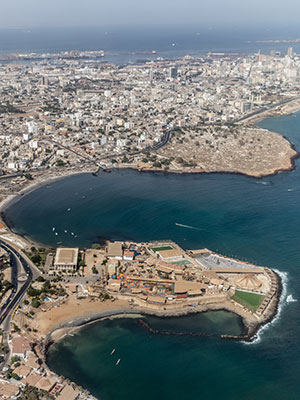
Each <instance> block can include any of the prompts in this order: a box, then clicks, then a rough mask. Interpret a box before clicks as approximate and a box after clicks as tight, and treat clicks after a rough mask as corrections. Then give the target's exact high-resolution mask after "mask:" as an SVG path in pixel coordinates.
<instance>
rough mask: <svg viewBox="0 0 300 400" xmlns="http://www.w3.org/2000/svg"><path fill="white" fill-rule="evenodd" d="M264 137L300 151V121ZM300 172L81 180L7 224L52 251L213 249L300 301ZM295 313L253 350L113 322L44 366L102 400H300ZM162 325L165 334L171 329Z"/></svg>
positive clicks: (187, 322)
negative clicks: (154, 244)
mask: <svg viewBox="0 0 300 400" xmlns="http://www.w3.org/2000/svg"><path fill="white" fill-rule="evenodd" d="M258 125H260V126H261V127H264V128H268V129H270V130H273V131H276V132H279V133H282V134H283V135H285V136H286V137H287V138H288V139H289V140H290V141H291V142H292V143H294V144H295V146H296V149H297V150H298V151H299V150H300V113H296V114H293V115H290V116H285V117H279V118H272V119H268V120H265V121H262V122H260V123H259V124H258ZM299 165H300V163H299V160H296V167H297V168H296V170H295V171H292V172H284V173H280V174H278V175H276V176H272V177H268V178H263V179H259V180H257V179H253V178H248V177H244V176H238V175H226V174H212V175H195V176H187V175H186V176H176V175H164V174H157V173H138V172H135V171H113V172H112V173H111V174H100V175H99V177H94V176H92V175H91V174H86V175H78V176H74V177H69V178H66V179H64V180H61V181H58V182H54V183H51V184H49V185H46V186H44V187H41V188H39V189H37V190H36V191H34V192H32V193H30V194H28V195H27V196H24V197H23V198H22V199H21V201H20V202H16V203H14V204H13V205H12V206H11V207H9V208H8V209H7V210H6V217H7V220H8V221H9V222H10V224H11V225H12V227H13V228H14V230H15V231H16V232H18V233H21V234H25V235H28V236H29V237H30V238H31V239H33V240H37V241H39V242H42V243H45V244H49V245H52V246H55V245H56V244H57V242H61V244H62V245H66V246H83V247H84V246H88V245H90V244H91V243H94V242H96V241H97V240H100V239H103V238H107V239H122V240H125V239H128V240H135V241H146V240H154V239H172V240H174V241H176V242H178V243H179V244H180V245H182V246H183V247H184V248H187V249H188V248H201V247H208V248H210V249H212V250H215V251H218V252H220V253H223V254H225V255H230V256H234V257H237V258H241V259H246V260H248V261H250V262H254V263H257V264H259V265H266V266H269V267H271V268H276V269H278V270H279V271H282V272H285V273H286V274H287V275H286V277H287V292H286V294H287V295H293V298H296V299H298V298H299V297H300V242H299V238H300V207H299V204H300V169H299ZM69 209H70V210H69ZM176 224H177V225H176ZM53 228H55V231H53ZM65 230H66V231H67V232H65ZM55 233H57V235H55ZM299 303H300V302H290V303H286V302H285V300H284V301H283V303H282V312H281V314H280V317H279V319H277V320H276V322H275V323H274V324H271V325H269V327H268V328H267V329H265V330H264V331H263V332H262V333H261V335H260V340H259V341H257V342H255V343H254V344H250V345H245V344H243V343H237V342H231V341H225V340H220V339H218V338H216V337H208V338H206V337H180V336H164V335H152V334H150V333H149V332H148V331H146V330H145V329H144V328H143V327H141V326H140V325H138V324H137V322H136V321H135V320H130V319H115V320H113V321H110V320H106V321H102V322H99V323H95V324H92V325H90V326H88V327H86V328H83V329H82V330H80V331H78V333H76V335H75V336H74V337H66V338H65V339H64V340H63V341H61V342H59V343H58V344H57V345H55V346H54V347H53V348H52V349H51V350H50V354H49V365H50V366H51V367H52V368H53V369H54V370H55V371H57V372H59V373H62V374H64V375H66V376H67V377H69V378H70V379H71V380H74V381H76V382H78V383H79V384H81V385H83V386H85V387H86V388H88V389H89V390H90V391H91V392H92V393H94V394H95V395H97V396H99V397H101V399H104V400H105V399H109V400H118V399H133V400H135V399H140V398H143V399H146V400H147V399H149V400H150V399H153V398H158V399H161V398H165V399H182V398H186V397H190V398H192V399H198V398H200V397H202V396H205V397H206V398H209V399H219V398H220V397H221V396H222V398H223V399H225V400H234V399H241V398H242V399H243V400H245V399H246V400H248V399H249V400H250V399H251V400H252V399H254V398H255V399H259V400H262V399H269V398H272V399H275V400H277V399H278V400H282V399H287V400H292V399H297V400H298V399H299V398H300V385H299V382H298V376H299V374H300V363H299V358H300V356H299V352H298V350H299V348H300V339H299V338H300V317H299V315H300V306H299ZM203 315H205V314H203ZM210 315H211V317H209V316H210ZM194 317H195V316H189V317H184V318H185V319H180V318H179V319H178V321H177V320H176V324H177V323H178V324H179V326H178V325H176V326H173V327H172V328H171V329H172V330H176V329H179V330H180V331H181V326H182V327H184V329H191V327H194V325H195V322H194V321H196V319H193V318H194ZM232 317H233V315H232V314H230V317H228V316H226V318H225V319H224V318H223V317H222V318H221V316H220V315H217V314H213V313H207V314H206V317H205V318H212V320H205V319H200V320H199V321H201V323H200V322H199V321H198V322H197V323H196V326H197V327H199V330H200V331H203V332H204V331H205V330H209V329H212V330H216V329H219V330H220V329H221V330H222V329H223V330H225V328H226V327H227V328H228V323H229V326H230V327H231V328H232V327H233V326H234V324H233V320H230V318H232ZM228 318H229V320H228ZM228 321H230V322H228ZM152 323H154V324H155V323H156V322H153V321H152ZM157 323H158V324H165V329H169V328H170V326H169V324H170V322H168V320H166V321H165V322H163V321H161V320H159V321H158V322H157ZM160 328H163V325H160ZM227 328H226V329H227ZM221 333H227V332H225V331H224V332H221ZM113 348H116V349H118V351H120V355H119V356H118V357H117V355H116V357H117V359H118V358H121V362H120V364H119V365H118V366H116V365H115V361H116V360H115V359H114V360H113V361H114V362H113V361H112V359H111V356H110V352H111V350H112V349H113Z"/></svg>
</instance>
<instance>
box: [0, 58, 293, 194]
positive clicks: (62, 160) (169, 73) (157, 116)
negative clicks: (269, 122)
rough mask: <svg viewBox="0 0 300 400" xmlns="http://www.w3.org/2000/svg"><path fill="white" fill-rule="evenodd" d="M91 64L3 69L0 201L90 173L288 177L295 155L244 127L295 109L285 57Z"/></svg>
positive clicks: (41, 61)
mask: <svg viewBox="0 0 300 400" xmlns="http://www.w3.org/2000/svg"><path fill="white" fill-rule="evenodd" d="M27 56H28V57H29V59H30V55H24V54H22V55H20V60H22V59H24V58H25V59H26V60H27V59H28V57H27ZM98 56H99V57H100V56H101V57H102V56H103V52H99V54H98V53H97V54H96V53H95V54H94V53H90V52H64V53H62V54H57V55H52V56H49V55H47V54H46V55H43V57H42V56H41V57H40V58H39V57H38V58H35V57H34V60H35V61H34V65H31V64H30V63H29V64H24V65H22V64H18V65H16V64H3V65H0V77H1V82H0V91H1V104H0V116H1V118H0V144H1V149H2V153H1V155H0V179H1V188H0V197H2V198H5V197H6V196H8V195H10V194H15V193H18V192H20V190H22V189H24V188H25V187H26V186H27V185H28V184H30V183H32V181H34V182H35V183H38V182H45V181H46V180H48V179H50V178H52V177H57V176H65V175H68V174H72V173H77V172H81V171H85V172H86V171H91V172H93V173H97V171H98V170H99V169H102V170H106V171H107V170H109V169H110V168H134V169H138V170H140V171H144V170H146V171H148V170H151V171H164V172H172V173H199V172H201V173H203V172H228V173H241V174H246V175H249V176H253V177H261V176H265V175H270V174H274V173H276V172H278V171H282V170H290V169H292V168H293V165H294V162H293V161H294V159H295V158H296V157H297V156H298V153H297V152H296V151H295V150H294V148H293V146H292V144H291V143H290V142H289V141H288V140H287V139H285V138H283V137H282V136H281V135H279V134H275V133H272V132H269V131H267V130H263V129H259V128H257V127H256V126H254V125H253V122H255V121H257V120H258V119H261V118H265V117H266V116H270V115H282V114H288V113H291V112H293V111H296V110H298V109H299V108H300V100H299V84H298V83H299V82H298V80H299V78H298V77H299V74H300V60H299V57H298V56H297V55H295V54H294V53H293V52H292V51H289V54H288V55H287V56H281V55H280V56H279V55H277V54H275V55H262V54H259V55H253V54H249V55H232V54H227V55H226V54H211V53H209V54H207V55H206V56H204V57H200V58H199V57H195V58H193V57H189V56H186V57H184V58H182V59H178V60H163V59H161V58H156V59H151V60H148V61H147V60H146V61H145V62H144V63H142V64H138V65H125V66H117V65H110V64H103V63H99V60H98ZM16 57H17V59H18V60H19V58H18V55H16Z"/></svg>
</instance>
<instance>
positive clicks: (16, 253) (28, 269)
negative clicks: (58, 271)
mask: <svg viewBox="0 0 300 400" xmlns="http://www.w3.org/2000/svg"><path fill="white" fill-rule="evenodd" d="M0 247H2V248H3V249H5V250H6V251H7V252H8V254H9V257H10V264H11V281H12V286H13V287H12V293H11V295H10V296H9V298H8V299H7V301H6V302H5V304H3V305H2V307H1V309H0V324H1V325H2V329H3V337H2V344H4V345H6V346H8V337H9V332H10V321H11V318H12V316H13V313H14V312H15V310H16V309H17V307H18V306H19V304H20V303H21V301H22V299H23V297H24V295H25V293H26V290H27V289H28V287H29V285H30V283H31V281H32V279H35V278H36V277H37V276H38V275H39V273H38V270H37V269H35V268H33V266H30V263H29V262H28V261H27V260H26V258H25V256H24V255H23V254H21V252H20V250H18V249H16V248H15V247H14V246H12V245H10V244H8V243H6V242H5V241H3V240H1V239H0ZM21 274H26V276H27V279H26V280H25V281H24V282H20V281H19V277H20V275H21ZM8 359H9V353H8V354H6V356H5V358H4V360H3V361H2V363H1V365H0V369H3V368H4V367H5V366H6V364H7V361H8Z"/></svg>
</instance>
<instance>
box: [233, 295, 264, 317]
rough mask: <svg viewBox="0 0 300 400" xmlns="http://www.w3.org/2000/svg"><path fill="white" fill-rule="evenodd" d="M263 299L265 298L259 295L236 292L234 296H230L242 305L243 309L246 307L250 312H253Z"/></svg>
mask: <svg viewBox="0 0 300 400" xmlns="http://www.w3.org/2000/svg"><path fill="white" fill-rule="evenodd" d="M264 297H265V296H263V295H261V294H256V293H249V292H242V291H240V290H236V291H235V294H234V295H233V296H232V299H233V300H235V301H236V302H237V303H240V304H242V305H243V306H244V307H247V308H248V309H249V310H250V311H253V312H255V311H256V310H257V308H258V307H259V306H260V304H261V302H262V301H263V298H264Z"/></svg>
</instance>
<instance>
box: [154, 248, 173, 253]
mask: <svg viewBox="0 0 300 400" xmlns="http://www.w3.org/2000/svg"><path fill="white" fill-rule="evenodd" d="M151 250H152V251H154V252H155V253H157V252H158V251H164V250H173V247H171V246H161V247H151Z"/></svg>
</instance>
